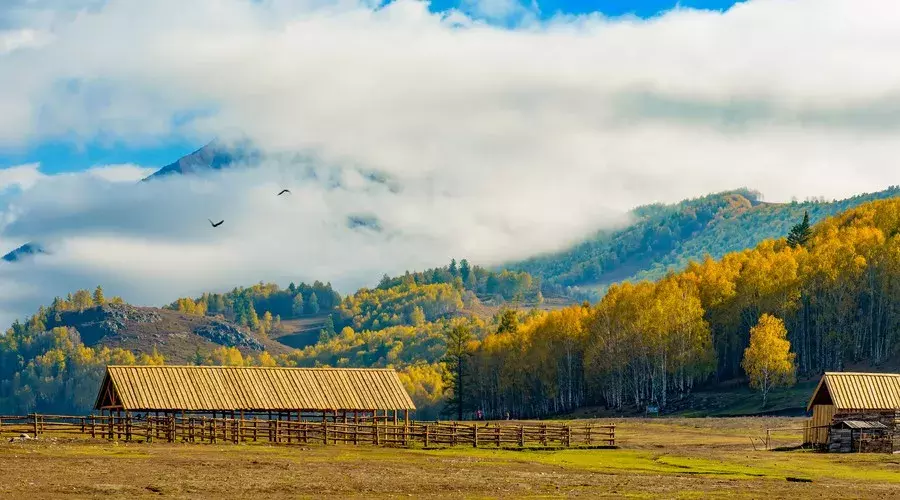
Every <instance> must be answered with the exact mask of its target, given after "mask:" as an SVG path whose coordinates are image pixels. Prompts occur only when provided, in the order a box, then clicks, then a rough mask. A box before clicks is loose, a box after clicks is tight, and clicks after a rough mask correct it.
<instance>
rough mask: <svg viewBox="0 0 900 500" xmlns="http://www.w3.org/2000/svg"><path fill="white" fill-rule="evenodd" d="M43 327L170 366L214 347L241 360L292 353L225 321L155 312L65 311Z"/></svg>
mask: <svg viewBox="0 0 900 500" xmlns="http://www.w3.org/2000/svg"><path fill="white" fill-rule="evenodd" d="M47 323H48V324H47V327H48V328H54V327H58V326H64V327H69V328H74V329H75V330H77V331H78V334H79V336H80V337H81V341H82V342H84V345H86V346H88V347H109V348H116V347H118V348H122V349H127V350H129V351H132V352H134V353H136V354H141V353H146V354H150V353H152V352H153V350H154V349H156V350H157V352H158V353H159V354H162V355H163V356H165V359H166V362H167V363H170V364H172V363H188V362H193V356H195V354H196V353H197V352H199V353H200V354H201V355H207V354H209V353H210V352H211V351H212V350H213V349H216V348H217V347H237V348H238V350H240V351H242V352H243V353H244V354H247V353H259V352H262V351H264V350H265V351H268V352H269V353H271V354H273V355H274V354H282V353H287V352H289V351H290V348H288V347H287V346H284V345H282V344H280V343H278V342H275V341H273V340H269V339H265V338H262V337H260V336H259V335H256V334H255V333H252V332H249V331H248V330H246V329H244V328H241V327H239V326H237V325H235V324H233V323H231V322H229V321H225V320H221V319H215V318H211V317H206V316H196V315H189V314H184V313H181V312H178V311H171V310H168V309H158V308H155V307H135V306H131V305H128V304H106V305H103V306H95V307H91V308H88V309H85V310H84V311H77V310H76V311H63V312H60V313H59V315H58V316H56V317H50V318H48V322H47Z"/></svg>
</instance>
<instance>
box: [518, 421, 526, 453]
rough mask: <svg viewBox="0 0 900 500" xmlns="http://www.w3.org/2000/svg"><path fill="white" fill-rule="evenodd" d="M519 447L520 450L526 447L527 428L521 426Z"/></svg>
mask: <svg viewBox="0 0 900 500" xmlns="http://www.w3.org/2000/svg"><path fill="white" fill-rule="evenodd" d="M519 447H520V448H524V447H525V426H524V425H520V426H519Z"/></svg>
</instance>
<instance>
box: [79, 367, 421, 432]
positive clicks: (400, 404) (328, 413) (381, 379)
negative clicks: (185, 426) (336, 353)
mask: <svg viewBox="0 0 900 500" xmlns="http://www.w3.org/2000/svg"><path fill="white" fill-rule="evenodd" d="M94 409H95V410H100V411H101V413H102V412H104V411H106V412H109V413H110V414H112V413H113V412H116V413H119V414H121V413H125V414H130V413H148V414H149V413H155V414H157V415H160V414H162V415H185V414H206V415H212V416H213V417H216V416H219V417H226V416H230V417H235V416H237V415H240V416H241V417H244V416H250V415H254V416H259V417H263V418H270V419H271V418H278V419H282V418H285V419H288V420H293V419H296V420H301V419H303V420H309V419H317V420H319V419H323V420H332V421H338V420H339V419H343V421H345V422H346V421H348V417H350V418H352V419H353V420H354V421H360V420H388V419H393V420H394V421H395V422H396V421H398V419H399V416H400V415H401V414H402V417H403V419H404V420H408V419H409V412H410V410H415V409H416V407H415V405H414V404H413V402H412V399H411V398H410V397H409V394H408V393H407V392H406V389H405V388H404V387H403V384H402V383H401V382H400V378H399V377H398V376H397V372H395V371H394V370H392V369H375V368H276V367H271V368H269V367H247V366H108V367H107V369H106V376H105V377H104V378H103V382H102V383H101V384H100V392H99V394H98V395H97V400H96V403H95V404H94Z"/></svg>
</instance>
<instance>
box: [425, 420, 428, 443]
mask: <svg viewBox="0 0 900 500" xmlns="http://www.w3.org/2000/svg"><path fill="white" fill-rule="evenodd" d="M428 427H429V426H428V424H425V447H426V448H428Z"/></svg>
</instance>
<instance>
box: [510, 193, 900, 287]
mask: <svg viewBox="0 0 900 500" xmlns="http://www.w3.org/2000/svg"><path fill="white" fill-rule="evenodd" d="M897 195H900V187H897V186H892V187H890V188H888V189H886V190H884V191H880V192H877V193H870V194H862V195H859V196H854V197H852V198H848V199H845V200H839V201H832V202H825V201H821V200H820V201H806V202H799V203H798V202H794V203H780V204H779V203H764V202H761V201H760V199H759V194H758V193H756V192H753V191H750V190H747V189H741V190H737V191H732V192H725V193H718V194H713V195H709V196H704V197H701V198H697V199H692V200H685V201H682V202H681V203H677V204H674V205H662V204H656V205H648V206H644V207H639V208H636V209H635V210H633V211H632V215H633V216H634V219H635V222H634V223H633V224H631V225H629V226H627V227H625V228H622V229H619V230H616V231H602V232H600V233H598V234H596V235H594V236H593V237H592V238H588V239H586V240H585V241H584V242H582V243H580V244H578V245H576V246H574V247H572V248H571V249H569V250H566V251H563V252H559V253H556V254H551V255H544V256H539V257H535V258H532V259H528V260H526V261H523V262H519V263H512V264H508V265H506V266H505V267H506V268H508V269H514V270H522V271H526V272H528V273H530V274H531V275H533V276H535V277H536V278H540V279H541V280H542V282H543V288H544V293H546V294H548V295H551V294H552V295H560V294H564V293H569V294H571V293H572V292H571V290H567V289H568V288H569V287H587V288H591V289H600V290H602V289H605V287H606V286H608V285H610V284H612V283H615V282H621V281H624V280H632V281H634V280H642V279H659V278H661V277H663V276H664V275H665V273H666V272H667V271H668V270H669V269H674V270H676V271H677V270H682V269H684V267H685V266H686V265H687V263H688V261H690V260H701V259H703V258H704V256H706V255H707V254H708V255H710V256H712V257H713V258H715V259H718V258H721V257H722V256H723V255H725V254H726V253H728V252H735V251H740V250H743V249H745V248H751V247H754V246H756V245H757V244H758V243H759V242H761V241H763V240H765V239H769V238H778V237H781V236H783V235H785V234H787V232H788V230H789V229H790V228H791V226H792V225H794V224H796V223H797V222H798V221H800V219H801V218H802V217H803V214H804V213H805V212H808V213H809V216H810V220H811V221H812V222H813V223H815V222H817V221H819V220H822V219H824V218H826V217H829V216H832V215H835V214H837V213H840V212H843V211H845V210H847V209H849V208H852V207H855V206H858V205H860V204H862V203H865V202H868V201H872V200H877V199H884V198H890V197H894V196H897Z"/></svg>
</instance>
